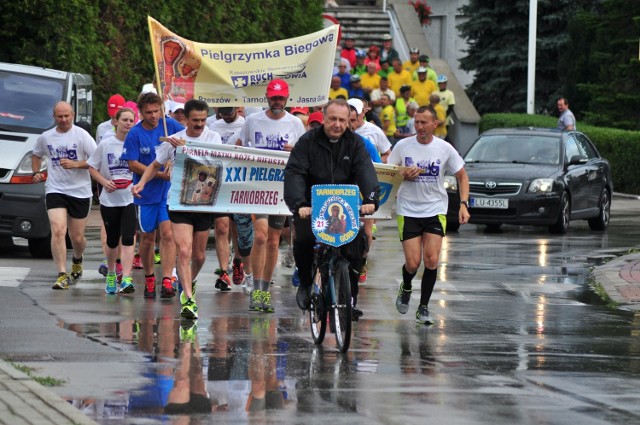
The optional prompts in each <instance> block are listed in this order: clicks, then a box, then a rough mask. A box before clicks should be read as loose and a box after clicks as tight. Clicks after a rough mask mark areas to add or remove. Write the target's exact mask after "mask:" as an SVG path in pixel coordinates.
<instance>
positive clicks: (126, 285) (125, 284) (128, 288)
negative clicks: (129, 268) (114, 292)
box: [119, 276, 136, 294]
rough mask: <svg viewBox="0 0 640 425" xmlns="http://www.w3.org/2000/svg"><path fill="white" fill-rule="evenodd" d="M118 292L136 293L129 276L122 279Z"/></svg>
mask: <svg viewBox="0 0 640 425" xmlns="http://www.w3.org/2000/svg"><path fill="white" fill-rule="evenodd" d="M119 292H120V293H121V294H133V293H134V292H136V288H134V287H133V280H132V279H131V276H126V277H123V278H122V282H121V283H120V291H119Z"/></svg>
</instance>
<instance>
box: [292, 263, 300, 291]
mask: <svg viewBox="0 0 640 425" xmlns="http://www.w3.org/2000/svg"><path fill="white" fill-rule="evenodd" d="M291 284H292V285H293V287H294V288H297V287H298V285H300V276H299V274H298V268H297V267H296V268H295V269H293V274H292V275H291Z"/></svg>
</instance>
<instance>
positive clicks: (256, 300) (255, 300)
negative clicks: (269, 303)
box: [249, 289, 263, 311]
mask: <svg viewBox="0 0 640 425" xmlns="http://www.w3.org/2000/svg"><path fill="white" fill-rule="evenodd" d="M262 292H263V291H261V290H260V289H254V290H253V291H251V295H250V297H251V300H250V301H249V311H262Z"/></svg>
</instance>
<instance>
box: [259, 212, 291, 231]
mask: <svg viewBox="0 0 640 425" xmlns="http://www.w3.org/2000/svg"><path fill="white" fill-rule="evenodd" d="M254 217H255V219H256V220H259V219H262V218H266V219H268V220H269V227H271V228H272V229H276V230H282V228H283V227H284V221H285V220H286V219H287V216H286V215H267V214H255V216H254Z"/></svg>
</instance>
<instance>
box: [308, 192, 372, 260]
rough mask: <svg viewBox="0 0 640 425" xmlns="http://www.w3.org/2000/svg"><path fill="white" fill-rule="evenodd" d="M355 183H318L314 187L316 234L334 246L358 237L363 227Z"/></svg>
mask: <svg viewBox="0 0 640 425" xmlns="http://www.w3.org/2000/svg"><path fill="white" fill-rule="evenodd" d="M359 200H360V190H359V189H358V186H356V185H316V186H313V187H312V188H311V226H312V230H313V234H314V235H315V237H316V238H317V239H318V240H320V241H322V242H323V243H325V244H327V245H331V246H335V247H338V246H341V245H345V244H347V243H349V242H351V241H352V240H354V239H355V237H356V235H357V234H358V229H359V228H360V215H359V213H358V205H359Z"/></svg>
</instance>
